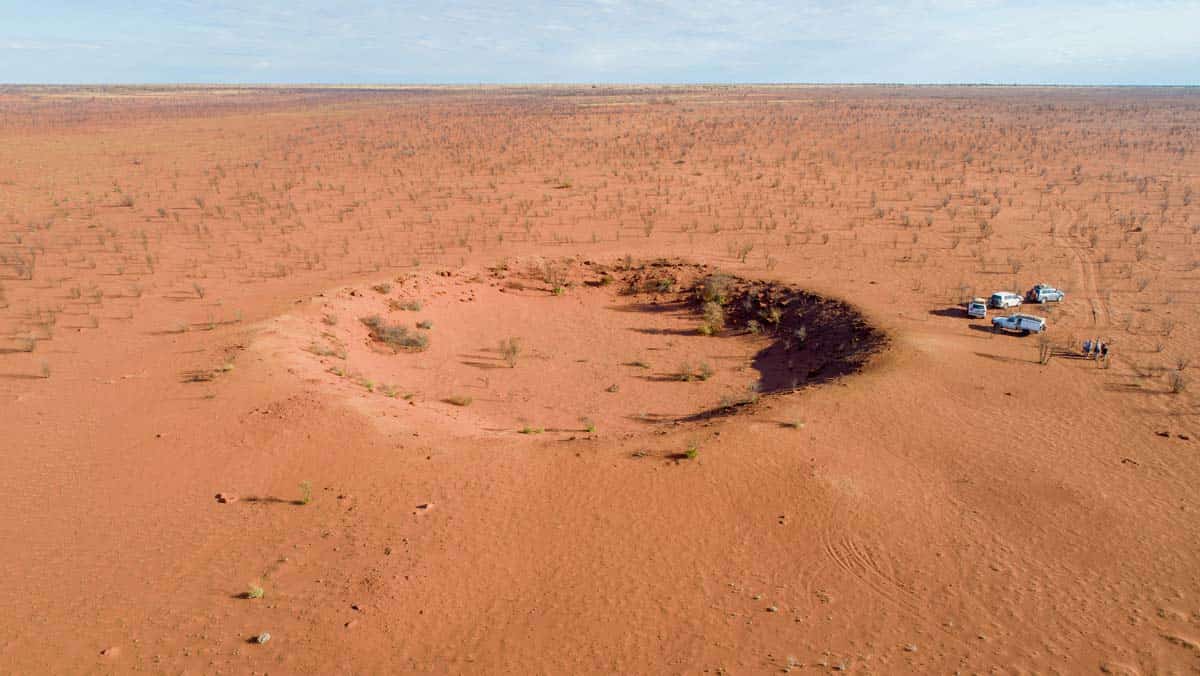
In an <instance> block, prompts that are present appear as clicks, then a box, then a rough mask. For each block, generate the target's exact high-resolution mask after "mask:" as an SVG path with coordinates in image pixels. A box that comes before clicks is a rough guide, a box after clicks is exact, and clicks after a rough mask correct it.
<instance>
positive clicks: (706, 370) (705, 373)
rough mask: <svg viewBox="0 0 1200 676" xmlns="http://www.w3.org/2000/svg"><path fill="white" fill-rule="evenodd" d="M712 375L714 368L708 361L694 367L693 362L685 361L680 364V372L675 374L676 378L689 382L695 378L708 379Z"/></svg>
mask: <svg viewBox="0 0 1200 676" xmlns="http://www.w3.org/2000/svg"><path fill="white" fill-rule="evenodd" d="M712 375H713V368H712V366H709V365H708V362H700V365H699V366H698V367H695V368H693V367H692V363H691V362H686V361H685V362H683V363H682V364H680V365H679V372H678V373H676V374H675V378H676V379H678V380H682V381H683V382H685V383H687V382H691V381H693V380H708V379H709V378H711V377H712Z"/></svg>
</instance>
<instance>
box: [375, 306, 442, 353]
mask: <svg viewBox="0 0 1200 676" xmlns="http://www.w3.org/2000/svg"><path fill="white" fill-rule="evenodd" d="M359 321H360V322H362V323H363V324H364V325H365V326H366V327H367V328H368V329H370V330H371V339H372V340H374V341H377V342H380V343H383V344H384V345H387V346H388V347H391V348H392V349H393V350H407V351H410V352H420V351H421V350H424V349H426V348H428V347H429V336H427V335H425V334H423V333H416V332H410V331H409V330H408V327H407V326H403V325H401V324H390V323H388V322H387V320H385V319H383V318H382V317H380V316H379V315H371V316H369V317H363V318H361V319H359Z"/></svg>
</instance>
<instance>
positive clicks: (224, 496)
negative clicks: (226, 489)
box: [217, 493, 238, 505]
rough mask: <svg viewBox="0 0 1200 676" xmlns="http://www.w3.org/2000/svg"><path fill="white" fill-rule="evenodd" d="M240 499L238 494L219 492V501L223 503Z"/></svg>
mask: <svg viewBox="0 0 1200 676" xmlns="http://www.w3.org/2000/svg"><path fill="white" fill-rule="evenodd" d="M237 501H238V496H236V495H234V494H233V493H217V502H219V503H221V504H223V505H224V504H230V503H234V502H237Z"/></svg>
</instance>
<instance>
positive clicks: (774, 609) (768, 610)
mask: <svg viewBox="0 0 1200 676" xmlns="http://www.w3.org/2000/svg"><path fill="white" fill-rule="evenodd" d="M767 612H768V613H777V612H779V608H776V607H775V606H767Z"/></svg>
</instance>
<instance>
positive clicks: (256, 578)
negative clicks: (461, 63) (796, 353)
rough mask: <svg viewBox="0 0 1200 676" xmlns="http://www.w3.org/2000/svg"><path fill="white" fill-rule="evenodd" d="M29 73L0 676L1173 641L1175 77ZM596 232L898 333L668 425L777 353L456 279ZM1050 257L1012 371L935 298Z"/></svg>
mask: <svg viewBox="0 0 1200 676" xmlns="http://www.w3.org/2000/svg"><path fill="white" fill-rule="evenodd" d="M51 93H52V94H53V96H50V95H49V94H48V93H47V92H38V91H34V90H23V89H20V88H15V89H14V88H9V89H6V90H4V91H3V92H0V156H3V157H4V158H5V162H4V163H3V164H2V165H0V401H2V402H3V405H4V411H5V413H4V415H3V416H0V438H2V439H4V440H5V441H4V443H3V444H2V445H3V448H4V450H5V451H7V452H6V453H5V471H4V472H0V495H4V496H5V497H6V499H5V501H4V507H3V508H0V510H2V511H0V515H2V517H0V542H3V545H0V547H2V554H3V556H0V578H2V579H4V580H5V581H6V584H4V585H3V586H0V607H3V608H5V611H6V612H5V613H3V619H0V672H5V673H8V672H12V673H40V672H53V673H64V672H68V673H78V672H85V673H92V672H95V673H108V672H118V673H124V672H150V673H159V672H180V671H190V672H203V673H215V672H219V671H220V672H235V673H245V672H256V673H257V672H271V673H294V672H302V671H306V672H315V673H347V672H353V673H387V672H401V671H422V672H435V673H438V672H466V671H472V672H482V673H596V672H608V673H612V672H618V673H701V672H705V671H707V672H708V673H768V672H772V673H778V672H780V670H782V669H788V668H791V669H792V670H793V671H798V672H800V673H804V672H807V671H814V672H815V671H819V670H832V669H834V668H839V669H843V670H844V671H846V672H850V673H948V672H954V671H956V670H957V671H961V672H964V673H972V672H987V671H990V670H994V669H999V670H1002V671H1004V672H1006V673H1007V672H1014V673H1055V672H1058V673H1095V672H1097V671H1098V670H1101V669H1107V670H1108V672H1109V673H1130V674H1132V673H1142V674H1148V673H1180V672H1185V671H1191V670H1195V669H1197V668H1200V583H1198V582H1197V580H1200V575H1197V572H1198V571H1200V551H1198V550H1197V547H1196V544H1195V543H1196V542H1197V541H1198V536H1200V532H1198V531H1200V521H1198V520H1197V518H1196V516H1195V510H1197V509H1200V500H1198V497H1200V495H1198V493H1197V489H1196V486H1197V482H1198V480H1200V465H1198V464H1197V462H1196V453H1197V450H1198V449H1200V445H1198V444H1200V424H1198V420H1197V414H1198V413H1200V409H1198V408H1197V402H1196V399H1195V396H1196V395H1195V392H1196V385H1195V383H1194V382H1191V381H1194V374H1195V372H1196V371H1195V369H1196V367H1195V366H1194V365H1193V364H1191V361H1190V360H1191V358H1192V356H1193V355H1194V354H1195V353H1196V347H1197V340H1198V338H1200V334H1198V333H1197V331H1198V329H1197V327H1200V322H1198V321H1197V305H1196V298H1197V295H1196V292H1197V289H1198V285H1200V275H1198V270H1200V267H1198V265H1197V257H1196V256H1197V254H1196V252H1197V251H1198V249H1197V246H1196V243H1195V241H1194V237H1195V236H1196V235H1197V234H1200V229H1198V228H1200V226H1198V225H1197V224H1200V213H1198V208H1200V207H1198V205H1197V199H1195V198H1194V197H1193V193H1194V192H1196V191H1197V190H1200V179H1198V178H1197V176H1200V159H1197V155H1196V151H1197V150H1198V149H1200V148H1198V147H1197V146H1198V139H1197V134H1198V133H1200V131H1198V130H1200V98H1198V97H1197V95H1196V94H1194V93H1193V92H1192V91H1191V90H1153V89H1138V90H1085V89H1061V90H1057V89H1039V90H1020V89H1007V88H984V89H972V88H949V89H936V88H916V89H904V88H888V89H878V88H864V87H858V88H847V89H836V88H833V89H827V88H764V89H751V88H738V89H723V88H696V89H671V90H663V91H654V90H649V91H647V90H636V91H635V90H629V91H625V90H620V89H604V88H601V89H597V90H592V89H586V90H573V89H565V88H564V89H550V90H538V91H532V90H519V89H517V90H509V89H488V90H479V91H471V90H453V91H436V90H434V91H424V90H413V91H376V92H372V91H362V90H354V91H350V90H330V91H320V90H272V91H262V92H256V91H253V90H237V91H234V92H225V93H222V94H220V95H218V93H216V92H197V93H190V92H186V91H174V90H173V91H169V92H148V91H145V90H137V89H132V90H122V91H120V92H112V93H110V94H111V95H109V96H104V97H96V96H94V94H95V92H79V93H76V94H72V93H71V92H70V91H66V92H63V91H55V92H51ZM627 256H628V257H629V259H630V260H636V261H646V260H653V259H656V258H659V257H670V258H680V259H684V260H688V261H694V262H696V263H699V264H706V265H708V266H709V269H711V270H721V271H725V272H728V273H730V274H733V275H737V276H739V277H742V278H746V279H761V280H778V281H779V282H780V283H781V284H784V285H786V286H788V287H793V288H799V289H808V290H811V291H813V292H815V293H818V294H821V295H823V296H826V297H831V298H836V299H841V300H844V301H846V302H848V303H849V304H851V305H852V306H853V307H854V308H857V309H859V310H861V311H862V312H863V313H864V315H865V317H866V318H867V320H868V321H869V322H871V324H872V325H874V326H878V327H880V328H881V329H882V330H884V331H886V333H887V335H888V337H889V343H888V347H887V349H886V350H885V351H883V352H882V353H880V354H878V355H877V356H876V357H875V358H874V359H873V360H872V361H871V363H870V366H869V367H868V368H866V369H865V371H863V372H861V373H858V374H855V375H849V376H846V377H842V378H835V379H832V380H829V381H827V382H823V383H820V384H819V385H816V386H813V387H807V388H802V389H801V390H800V391H798V392H796V393H794V394H780V395H774V396H770V397H763V398H762V400H761V401H759V402H758V403H756V404H755V405H754V406H752V407H747V408H746V409H745V410H743V411H741V412H740V413H739V414H738V415H734V416H727V417H717V418H711V419H706V420H702V421H694V422H683V423H680V424H674V421H675V419H677V418H679V417H681V416H683V415H686V414H687V413H689V412H694V411H698V410H703V409H704V408H706V407H708V406H710V405H711V404H713V403H715V402H720V401H733V400H736V399H737V398H738V397H742V398H745V397H749V396H751V395H752V393H751V390H750V389H748V387H747V385H749V384H752V383H753V382H755V381H758V382H759V383H760V384H761V381H762V380H764V378H766V377H767V376H766V375H765V374H769V373H771V372H772V371H771V370H770V369H765V368H756V364H755V361H754V355H756V354H759V351H760V350H762V349H764V347H765V345H766V343H767V342H769V337H763V336H755V335H751V334H738V335H731V336H728V337H724V338H722V337H707V336H701V335H699V334H694V333H693V330H694V329H695V327H696V326H697V322H698V320H697V318H696V315H695V313H692V312H688V313H684V312H679V313H674V314H672V313H652V312H642V313H629V312H627V313H624V314H622V313H619V312H617V311H615V310H613V309H611V308H612V307H614V306H615V305H619V304H620V303H621V302H633V299H625V300H621V299H620V298H616V299H614V298H613V297H612V296H610V295H602V294H608V291H602V290H601V289H600V288H598V287H592V286H588V285H586V284H584V283H583V278H582V277H580V278H579V280H577V281H576V282H575V283H572V284H570V285H568V286H567V287H566V288H565V289H564V291H563V293H561V294H559V295H556V294H554V293H553V291H552V289H551V288H550V286H548V285H546V284H544V280H538V279H536V276H535V278H534V279H533V281H529V280H528V279H527V280H525V282H524V284H525V285H524V286H523V287H521V288H516V287H511V286H506V281H507V280H506V279H501V278H498V277H497V278H491V277H489V274H490V273H489V270H494V269H496V268H497V267H498V266H499V265H500V264H501V263H502V262H504V261H510V262H512V264H513V266H514V270H517V271H521V270H525V269H527V268H526V267H522V266H524V265H525V264H526V263H528V262H529V261H536V260H566V259H570V260H576V261H582V260H589V261H593V262H595V263H596V264H600V265H606V266H612V267H613V268H614V269H616V268H619V267H621V266H622V265H625V264H624V263H623V261H624V260H625V259H626V257H627ZM476 278H477V281H471V280H476ZM397 280H408V281H397ZM1039 281H1045V282H1049V283H1052V284H1058V285H1061V286H1062V287H1063V288H1065V289H1066V291H1067V300H1066V302H1064V303H1063V304H1062V305H1061V306H1055V307H1047V308H1041V307H1038V308H1034V309H1033V310H1032V311H1033V312H1034V313H1035V314H1044V315H1045V316H1046V317H1047V319H1048V321H1049V323H1050V326H1051V330H1050V331H1049V333H1048V336H1049V337H1050V339H1051V340H1052V341H1053V343H1054V347H1055V354H1056V356H1055V357H1054V358H1052V359H1051V360H1050V362H1049V363H1048V364H1045V365H1043V364H1039V363H1038V345H1037V338H1036V337H1024V338H1023V337H1020V336H1008V335H1000V334H994V333H992V332H991V331H989V330H987V328H986V327H987V323H986V322H984V321H968V320H967V319H965V318H964V317H962V316H960V313H959V309H958V308H959V305H958V304H959V303H960V302H961V301H962V300H965V299H967V298H970V297H972V296H981V295H986V294H989V293H991V292H992V291H995V290H1013V291H1017V292H1022V291H1024V290H1025V289H1027V288H1028V287H1029V286H1031V285H1032V284H1033V283H1035V282H1039ZM381 283H389V284H391V285H392V287H391V288H389V289H388V290H387V291H386V292H379V291H375V290H372V288H371V287H372V286H373V285H378V284H381ZM502 289H503V290H502ZM351 290H353V291H354V292H355V293H356V294H358V295H351V294H350V291H351ZM388 299H395V300H396V301H397V302H398V303H399V302H402V301H405V300H418V301H421V302H422V309H421V310H420V311H412V310H403V309H394V310H393V309H389V306H388V305H387V302H388ZM460 308H461V309H460ZM467 308H472V309H471V310H469V311H468V310H467ZM479 308H486V309H482V310H481V309H479ZM368 312H382V313H384V314H387V316H388V317H389V318H390V319H393V320H396V321H403V322H404V323H406V324H410V325H415V322H416V321H418V320H422V319H428V320H431V321H432V328H431V329H429V330H428V332H429V335H430V340H431V344H430V347H429V348H428V349H427V350H425V351H423V352H411V353H407V352H406V353H399V354H391V353H390V352H380V351H379V350H377V349H374V348H376V347H378V346H373V345H371V344H370V341H369V340H368V339H367V337H366V336H367V333H366V330H365V329H364V328H363V327H362V325H361V323H360V322H359V321H358V320H359V317H360V316H361V315H365V314H366V313H368ZM755 312H756V313H760V309H758V308H756V309H755ZM330 313H335V314H337V315H338V319H337V321H336V323H335V324H326V323H323V322H324V319H323V318H324V317H325V316H326V315H327V314H330ZM604 313H607V314H604ZM760 316H761V315H760ZM614 318H615V319H614ZM326 333H327V334H329V335H331V336H334V337H336V339H337V340H336V341H333V340H331V339H329V338H327V337H325V336H324V335H323V334H326ZM509 336H519V337H520V338H522V339H523V345H525V347H526V351H525V352H524V353H523V354H522V356H521V358H520V360H518V361H517V362H516V365H515V366H514V367H513V368H511V369H510V368H507V365H504V368H494V369H493V368H483V367H480V366H479V364H483V365H489V364H490V365H494V366H500V365H501V362H500V360H499V358H498V357H497V355H496V352H495V349H496V345H497V343H498V341H500V340H501V339H503V338H505V337H509ZM1094 337H1101V338H1106V339H1108V340H1109V341H1111V343H1112V344H1113V346H1114V354H1115V356H1114V358H1113V360H1112V363H1111V366H1110V368H1107V369H1103V368H1098V367H1097V364H1096V363H1095V362H1092V361H1090V360H1084V359H1078V358H1074V355H1072V354H1071V352H1072V348H1073V347H1074V346H1077V345H1078V344H1079V343H1080V342H1081V341H1082V340H1083V339H1085V338H1094ZM314 341H326V342H323V343H320V344H319V345H318V348H319V349H318V350H317V351H318V352H320V351H323V350H328V351H330V354H327V355H321V354H316V353H314V351H313V348H314ZM339 351H344V357H339V356H338V353H339ZM463 355H467V356H463ZM471 355H473V356H471ZM647 355H661V356H654V357H650V356H647ZM580 360H587V362H588V363H584V362H581V361H580ZM641 360H644V361H646V362H647V363H648V364H649V365H650V366H651V368H650V369H641V368H640V367H631V366H627V365H626V364H629V363H632V362H635V361H641ZM685 361H687V362H690V363H691V364H692V365H698V364H700V363H701V362H706V363H709V364H711V365H712V366H713V367H714V375H712V376H711V378H709V379H706V380H703V381H680V380H678V379H676V378H674V376H675V375H677V374H678V372H679V371H680V366H681V364H682V363H683V362H685ZM762 363H763V362H759V364H758V365H759V366H761V365H762ZM772 363H774V362H772ZM472 364H474V365H472ZM330 368H337V369H339V370H342V371H343V372H344V373H347V374H352V377H345V376H339V375H335V374H333V373H331V371H330ZM642 371H646V373H642ZM804 372H805V373H806V374H807V373H808V372H809V369H808V368H805V369H804ZM1173 373H1174V374H1180V375H1181V376H1182V378H1183V382H1184V383H1185V385H1184V387H1183V390H1182V391H1181V392H1178V393H1173V392H1172V391H1171V383H1172V378H1173V376H1172V374H1173ZM640 376H641V377H640ZM655 377H658V378H659V379H658V380H656V379H655ZM367 381H369V382H370V383H371V387H370V388H367V387H366V385H365V384H364V383H365V382H367ZM613 384H615V385H618V388H617V389H616V390H615V391H612V392H608V391H606V390H605V388H607V387H609V386H610V385H613ZM788 384H790V381H789V383H788ZM1188 384H1190V387H1189V386H1188ZM383 386H386V388H387V389H386V390H385V389H384V387H383ZM389 393H390V394H389ZM409 394H411V395H413V396H412V397H411V398H407V399H406V398H405V395H409ZM393 395H394V396H393ZM459 395H471V397H472V401H471V403H470V404H469V405H466V406H456V405H454V404H451V403H447V401H446V399H448V398H452V397H455V396H459ZM731 397H732V398H733V399H729V398H731ZM585 419H586V421H585ZM589 423H590V424H589ZM524 428H529V431H531V432H532V431H533V429H535V428H536V429H540V430H542V431H541V432H540V433H527V434H522V433H520V430H522V429H524ZM589 428H590V429H589ZM1162 433H1165V434H1166V436H1163V435H1162ZM689 450H692V451H693V452H692V453H691V455H692V457H688V453H687V452H688V451H689ZM305 481H307V482H310V483H311V487H312V499H311V501H309V502H308V503H307V504H298V502H299V501H300V499H301V497H302V496H303V489H301V487H300V484H301V482H305ZM217 493H222V494H235V495H236V496H238V498H239V499H238V500H237V501H236V502H230V503H220V502H218V501H217V500H215V499H214V496H215V495H216V494H217ZM252 584H253V585H257V586H261V587H262V588H263V590H264V594H263V597H262V598H259V599H247V598H241V596H242V595H243V594H244V593H245V592H246V591H247V589H248V588H249V586H250V585H252ZM263 631H268V632H270V633H271V635H272V638H271V640H270V642H268V643H266V644H264V645H257V644H253V643H249V642H248V639H250V638H251V637H252V636H256V635H258V634H259V633H261V632H263Z"/></svg>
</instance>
